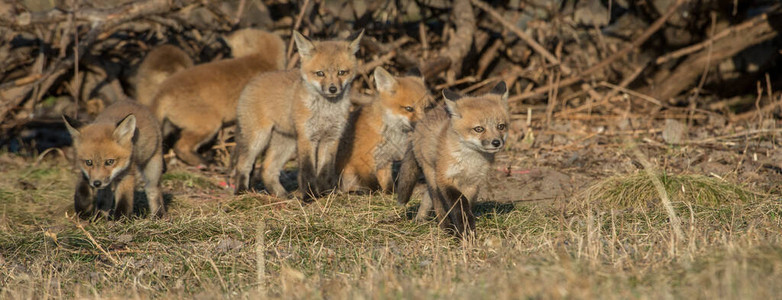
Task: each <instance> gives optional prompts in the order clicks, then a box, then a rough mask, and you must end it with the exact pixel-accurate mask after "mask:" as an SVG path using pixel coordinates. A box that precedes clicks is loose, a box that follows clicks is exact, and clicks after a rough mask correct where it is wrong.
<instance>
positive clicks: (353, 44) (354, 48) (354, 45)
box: [348, 29, 364, 54]
mask: <svg viewBox="0 0 782 300" xmlns="http://www.w3.org/2000/svg"><path fill="white" fill-rule="evenodd" d="M363 36H364V29H361V31H359V32H358V33H354V34H353V35H351V36H350V37H348V41H350V44H349V45H348V49H349V50H350V52H353V54H356V53H357V52H358V48H359V47H358V46H359V44H360V43H361V37H363Z"/></svg>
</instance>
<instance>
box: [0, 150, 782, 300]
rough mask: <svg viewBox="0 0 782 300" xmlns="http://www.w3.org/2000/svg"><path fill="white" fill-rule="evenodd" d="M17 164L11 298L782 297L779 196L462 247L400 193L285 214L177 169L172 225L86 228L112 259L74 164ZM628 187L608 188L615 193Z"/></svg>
mask: <svg viewBox="0 0 782 300" xmlns="http://www.w3.org/2000/svg"><path fill="white" fill-rule="evenodd" d="M5 156H7V155H5ZM15 161H16V163H5V161H4V163H3V164H2V165H0V172H1V173H2V174H3V176H2V179H0V207H2V213H1V214H0V298H49V297H53V298H65V297H74V296H78V297H88V298H89V297H95V298H98V297H118V298H122V297H135V296H140V297H178V298H193V297H205V298H228V297H231V298H258V297H259V296H262V295H263V296H267V297H269V298H414V299H423V298H445V297H448V298H450V297H454V298H461V299H476V298H477V299H481V298H493V299H511V298H512V299H519V298H565V297H566V298H601V299H602V298H621V299H625V298H652V299H656V298H670V297H677V298H772V297H777V296H778V295H779V294H780V293H781V292H782V286H780V285H779V284H778V278H780V276H782V241H780V237H782V234H781V233H782V226H781V225H782V224H780V214H782V206H780V202H779V199H778V197H777V198H774V197H755V196H753V197H752V199H749V198H747V199H748V200H742V201H733V200H725V199H727V198H724V197H722V198H719V197H718V198H715V199H717V200H714V201H712V200H708V201H706V200H705V198H704V200H701V202H697V201H695V202H689V203H691V204H690V205H684V206H678V208H677V212H678V214H679V216H680V217H681V219H682V221H683V224H682V226H683V227H682V229H683V230H684V234H685V239H684V240H679V241H677V240H675V239H673V238H672V233H671V229H670V226H669V225H668V222H667V218H666V214H665V212H663V211H662V210H661V209H660V208H658V207H657V206H654V205H652V206H649V207H647V206H643V209H622V208H623V207H626V206H627V205H635V204H632V203H629V202H626V201H624V202H623V201H618V202H611V201H607V202H605V204H604V206H602V207H600V208H598V207H596V206H595V207H591V208H584V207H580V208H577V209H571V208H569V206H568V205H566V204H565V203H559V202H557V203H551V204H549V203H546V204H542V203H538V204H494V203H482V204H480V205H479V206H480V207H479V208H478V210H479V212H480V215H479V216H478V231H477V236H478V238H477V239H476V241H474V242H471V243H459V242H458V241H455V240H453V239H452V238H450V237H449V236H447V235H444V234H443V233H441V232H440V231H439V230H438V229H437V228H436V226H434V224H431V223H425V224H416V223H414V222H412V221H409V220H406V219H403V217H405V216H407V215H410V214H412V212H413V211H414V208H407V210H404V209H401V208H399V207H397V206H395V204H394V201H393V198H392V197H391V196H388V195H373V196H357V195H336V196H332V197H328V198H324V199H320V200H319V201H317V202H315V203H312V204H308V205H302V204H300V203H299V202H298V201H283V202H274V201H276V200H273V199H271V198H268V197H265V196H261V195H247V196H242V197H234V196H231V195H229V194H228V193H227V192H226V191H224V190H220V189H219V188H217V187H216V186H215V185H214V182H213V181H212V179H210V178H206V177H203V176H201V175H193V174H189V173H188V172H184V171H177V170H173V171H171V173H170V174H171V175H167V176H166V181H165V182H164V186H165V189H166V190H167V191H168V192H170V193H172V194H174V196H173V201H172V202H171V205H170V206H169V211H170V217H169V219H166V220H146V219H139V220H132V221H127V222H95V223H90V224H86V223H84V228H85V230H86V231H87V232H89V233H90V234H91V235H92V236H93V237H94V239H95V242H96V243H97V244H99V245H100V246H101V248H103V249H105V251H106V252H107V253H103V252H102V251H100V250H99V249H98V247H97V245H95V244H94V243H93V242H92V241H91V240H90V239H89V238H88V237H87V236H86V235H85V233H84V232H83V231H81V230H80V229H79V228H78V227H77V226H76V225H75V224H74V223H73V221H72V220H71V219H68V218H66V217H65V213H66V212H67V211H68V210H69V209H70V206H71V198H70V197H71V192H72V184H73V182H74V180H75V175H74V173H72V172H71V171H70V168H69V167H68V165H67V164H64V163H59V164H47V163H44V164H42V165H40V166H37V167H32V166H30V165H29V163H28V162H25V161H19V160H15ZM634 178H635V177H634V176H630V177H627V178H625V179H622V178H614V179H611V180H616V181H614V182H618V183H625V182H626V184H627V186H625V188H634V189H637V190H638V191H635V190H633V192H632V193H633V194H629V193H631V192H630V191H628V192H627V193H628V195H640V194H644V195H646V194H648V193H649V192H648V191H646V189H647V188H641V187H640V186H642V185H643V184H641V183H642V182H643V180H642V179H638V178H635V179H634ZM667 178H668V179H666V180H667V181H666V180H664V182H666V187H667V188H669V189H670V190H669V192H672V191H674V190H678V189H679V185H683V184H685V183H686V184H691V186H685V190H684V192H683V193H682V195H680V196H675V197H683V198H680V199H690V198H688V197H691V196H688V195H691V194H692V193H694V192H695V191H705V190H708V189H707V188H705V186H710V187H712V188H713V189H715V190H716V191H718V192H716V194H724V193H725V192H724V191H725V189H726V188H725V187H715V186H714V185H713V184H714V183H715V182H713V181H710V180H701V179H702V178H698V177H682V176H667ZM633 182H635V184H632V183H633ZM693 182H694V183H693ZM603 185H606V186H610V183H607V182H604V183H603ZM616 185H617V188H616V189H611V188H606V187H603V188H595V189H596V191H600V192H602V193H604V195H607V196H610V195H616V194H617V193H619V192H618V190H619V189H620V187H619V184H616ZM699 186H700V188H701V189H700V190H699V189H698V187H699ZM32 187H35V189H32ZM25 188H26V189H25ZM641 190H643V192H641ZM727 190H728V191H730V190H732V189H731V188H727ZM734 191H735V190H734ZM651 193H652V195H653V194H654V191H653V190H652V192H651ZM704 193H705V192H702V193H701V194H704ZM619 194H621V193H619ZM593 195H594V193H593ZM672 195H673V193H672ZM675 197H673V198H674V199H676V198H675ZM699 197H702V196H696V197H695V199H698V198H699ZM715 197H716V196H715ZM674 201H679V200H674ZM682 201H683V200H682ZM715 201H716V202H715ZM710 203H719V204H720V205H718V206H715V205H711V204H710ZM612 205H614V206H616V207H615V208H612ZM113 261H116V262H113ZM259 262H261V264H259ZM258 270H263V273H262V274H260V275H261V276H258V275H259V274H258V273H257V272H258Z"/></svg>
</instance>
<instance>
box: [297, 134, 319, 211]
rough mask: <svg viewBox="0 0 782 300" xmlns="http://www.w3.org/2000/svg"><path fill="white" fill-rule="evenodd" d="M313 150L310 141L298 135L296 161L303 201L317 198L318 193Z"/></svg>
mask: <svg viewBox="0 0 782 300" xmlns="http://www.w3.org/2000/svg"><path fill="white" fill-rule="evenodd" d="M315 150H316V149H314V145H313V143H312V141H311V140H310V139H309V138H308V137H306V136H304V135H299V138H298V140H297V143H296V152H297V158H296V160H297V161H298V163H299V178H298V179H299V191H300V192H301V196H302V197H303V199H305V200H307V199H310V198H312V196H317V195H318V192H319V191H317V190H316V189H317V176H316V174H317V173H316V169H315V162H316V159H315V155H316V153H315Z"/></svg>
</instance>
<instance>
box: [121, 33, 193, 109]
mask: <svg viewBox="0 0 782 300" xmlns="http://www.w3.org/2000/svg"><path fill="white" fill-rule="evenodd" d="M192 66H193V60H192V59H190V56H188V55H187V53H185V51H182V49H179V48H178V47H176V46H174V45H162V46H160V47H157V48H155V49H152V51H149V54H147V56H146V57H144V61H142V62H141V64H140V65H139V67H138V71H136V76H134V86H135V91H136V94H135V97H136V101H138V102H139V103H141V104H144V105H146V106H150V105H152V99H153V97H155V94H156V93H157V91H158V88H159V87H160V84H161V83H163V81H165V80H166V79H167V78H168V77H171V75H174V73H176V72H179V71H182V70H184V69H187V68H190V67H192Z"/></svg>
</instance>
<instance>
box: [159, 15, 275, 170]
mask: <svg viewBox="0 0 782 300" xmlns="http://www.w3.org/2000/svg"><path fill="white" fill-rule="evenodd" d="M226 41H227V42H228V44H229V45H230V46H231V51H232V52H233V53H234V58H232V59H225V60H220V61H215V62H210V63H205V64H201V65H197V66H195V67H192V68H190V69H186V70H184V71H181V72H179V73H176V74H174V75H173V76H171V77H169V78H168V79H167V80H166V81H164V82H163V83H162V84H161V87H160V91H159V92H158V94H157V96H156V97H155V99H154V101H153V104H152V110H153V112H154V113H155V115H156V117H157V119H158V121H160V123H161V125H163V126H164V135H167V134H168V132H167V131H169V129H170V128H169V127H168V125H173V126H174V127H176V128H179V129H180V130H181V133H180V136H179V140H177V141H176V143H175V144H174V152H175V153H176V155H177V157H178V158H179V159H181V160H182V161H184V162H185V163H186V164H189V165H202V164H206V161H205V160H204V159H203V158H202V157H201V156H200V155H199V154H198V149H199V148H200V147H201V146H202V145H204V144H206V143H207V142H209V141H210V140H212V139H213V138H214V136H215V135H216V134H217V132H218V131H219V130H220V129H221V128H222V127H223V126H224V125H228V124H231V123H233V122H235V121H236V103H237V101H238V100H239V94H240V93H241V92H242V88H244V86H245V84H247V82H248V81H250V79H251V78H252V77H253V76H255V75H257V74H258V73H262V72H268V71H276V70H282V69H284V66H285V43H284V42H283V41H282V39H281V38H280V37H279V36H278V35H276V34H273V33H269V32H266V31H262V30H257V29H242V30H239V31H237V32H234V33H233V34H231V35H230V36H228V37H227V38H226Z"/></svg>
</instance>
